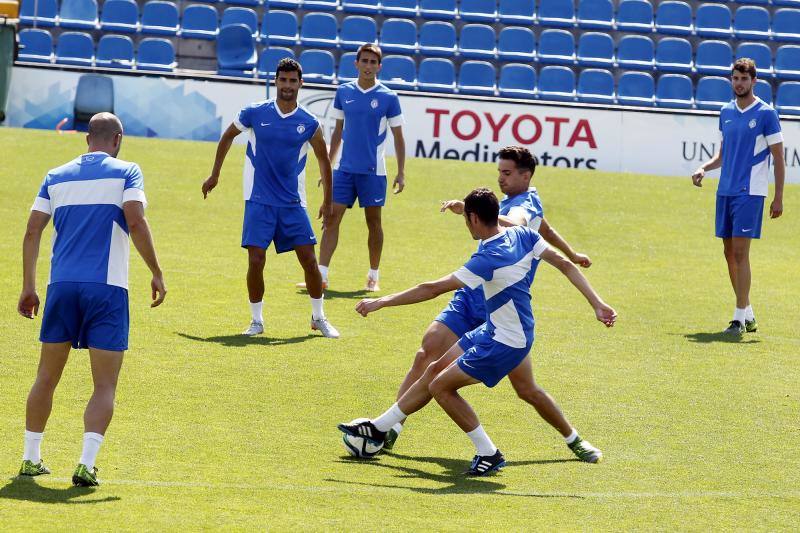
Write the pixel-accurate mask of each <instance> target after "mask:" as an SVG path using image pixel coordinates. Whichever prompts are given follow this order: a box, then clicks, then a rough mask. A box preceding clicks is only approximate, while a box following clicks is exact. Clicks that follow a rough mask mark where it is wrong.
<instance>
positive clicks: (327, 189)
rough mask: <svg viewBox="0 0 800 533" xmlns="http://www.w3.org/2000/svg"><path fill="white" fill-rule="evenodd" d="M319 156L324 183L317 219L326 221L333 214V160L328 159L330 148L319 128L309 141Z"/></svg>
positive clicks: (315, 153)
mask: <svg viewBox="0 0 800 533" xmlns="http://www.w3.org/2000/svg"><path fill="white" fill-rule="evenodd" d="M308 142H309V143H310V144H311V148H313V150H314V155H315V156H317V163H318V164H319V179H320V181H321V182H322V197H323V198H322V205H321V206H320V207H319V215H318V216H317V218H321V219H323V223H324V221H325V219H326V218H327V217H329V216H331V215H332V214H333V199H332V197H333V181H332V180H333V178H332V170H331V160H330V159H329V158H328V147H327V146H326V145H325V136H324V135H323V134H322V128H321V127H320V128H317V131H316V133H314V136H313V137H311V140H310V141H308Z"/></svg>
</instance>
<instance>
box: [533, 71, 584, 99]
mask: <svg viewBox="0 0 800 533" xmlns="http://www.w3.org/2000/svg"><path fill="white" fill-rule="evenodd" d="M539 97H540V98H542V99H544V100H560V101H569V102H571V101H573V100H575V72H573V70H572V69H571V68H569V67H561V66H558V67H556V66H550V67H544V68H543V69H542V70H540V71H539Z"/></svg>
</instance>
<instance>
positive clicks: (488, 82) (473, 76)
mask: <svg viewBox="0 0 800 533" xmlns="http://www.w3.org/2000/svg"><path fill="white" fill-rule="evenodd" d="M496 79H497V72H495V70H494V66H492V64H491V63H489V62H488V61H464V62H463V63H461V68H460V69H459V71H458V92H460V93H462V94H477V95H484V96H494V92H495V80H496Z"/></svg>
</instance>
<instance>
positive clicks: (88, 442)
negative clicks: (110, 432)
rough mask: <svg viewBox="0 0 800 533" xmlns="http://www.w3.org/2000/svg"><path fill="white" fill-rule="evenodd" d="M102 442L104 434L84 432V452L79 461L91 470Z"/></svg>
mask: <svg viewBox="0 0 800 533" xmlns="http://www.w3.org/2000/svg"><path fill="white" fill-rule="evenodd" d="M101 444H103V436H102V435H101V434H99V433H91V432H88V433H84V434H83V453H81V460H80V461H79V462H80V463H81V464H82V465H85V466H86V468H88V469H89V470H91V469H92V468H93V467H94V462H95V460H96V459H97V452H99V451H100V445H101Z"/></svg>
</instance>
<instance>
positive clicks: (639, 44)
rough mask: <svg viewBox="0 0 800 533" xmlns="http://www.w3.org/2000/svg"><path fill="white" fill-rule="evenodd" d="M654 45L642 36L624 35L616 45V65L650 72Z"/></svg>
mask: <svg viewBox="0 0 800 533" xmlns="http://www.w3.org/2000/svg"><path fill="white" fill-rule="evenodd" d="M655 54H656V52H655V45H654V44H653V40H652V39H650V37H645V36H644V35H625V36H624V37H623V38H622V39H620V40H619V44H618V45H617V64H618V65H619V66H620V67H622V68H631V69H635V70H652V68H653V64H654V63H655Z"/></svg>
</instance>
